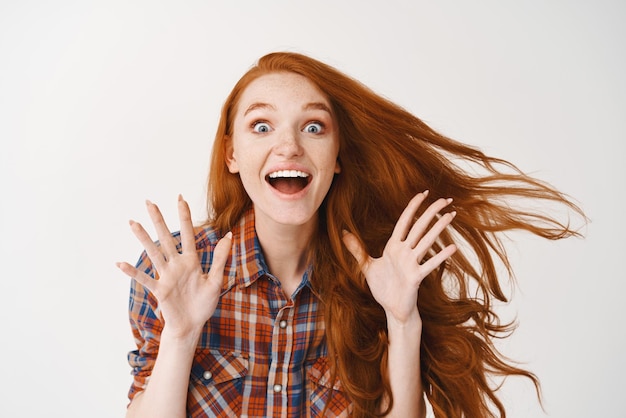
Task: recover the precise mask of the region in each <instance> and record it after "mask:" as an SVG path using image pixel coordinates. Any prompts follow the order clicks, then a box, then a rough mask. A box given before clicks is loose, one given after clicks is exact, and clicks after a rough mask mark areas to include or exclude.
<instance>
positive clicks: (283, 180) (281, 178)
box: [265, 170, 311, 194]
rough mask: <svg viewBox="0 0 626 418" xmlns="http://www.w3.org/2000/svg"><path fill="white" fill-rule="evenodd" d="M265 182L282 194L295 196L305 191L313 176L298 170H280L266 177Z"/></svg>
mask: <svg viewBox="0 0 626 418" xmlns="http://www.w3.org/2000/svg"><path fill="white" fill-rule="evenodd" d="M265 181H267V182H268V183H269V184H270V186H272V187H273V188H275V189H276V190H278V191H279V192H281V193H284V194H295V193H298V192H300V191H302V190H304V188H305V187H306V186H307V185H308V184H309V182H310V181H311V175H310V174H308V173H305V172H303V171H298V170H279V171H274V172H273V173H270V174H268V175H267V176H265Z"/></svg>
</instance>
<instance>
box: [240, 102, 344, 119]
mask: <svg viewBox="0 0 626 418" xmlns="http://www.w3.org/2000/svg"><path fill="white" fill-rule="evenodd" d="M257 109H270V110H274V111H275V110H276V108H275V107H274V106H272V105H271V104H269V103H262V102H256V103H252V104H251V105H250V106H248V108H247V109H246V111H245V112H244V114H243V115H244V116H246V115H247V114H248V113H250V112H252V111H254V110H257ZM314 109H317V110H323V111H325V112H328V113H329V114H330V115H332V112H331V111H330V109H329V108H328V106H326V104H325V103H322V102H311V103H307V104H305V105H304V106H302V110H314Z"/></svg>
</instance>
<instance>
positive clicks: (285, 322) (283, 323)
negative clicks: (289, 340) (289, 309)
mask: <svg viewBox="0 0 626 418" xmlns="http://www.w3.org/2000/svg"><path fill="white" fill-rule="evenodd" d="M278 326H279V327H281V328H282V329H285V328H287V321H285V320H284V319H283V320H282V321H280V323H279V324H278Z"/></svg>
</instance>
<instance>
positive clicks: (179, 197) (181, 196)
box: [178, 194, 183, 202]
mask: <svg viewBox="0 0 626 418" xmlns="http://www.w3.org/2000/svg"><path fill="white" fill-rule="evenodd" d="M178 201H179V202H182V201H183V195H182V194H179V195H178Z"/></svg>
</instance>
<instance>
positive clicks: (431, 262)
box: [420, 244, 457, 277]
mask: <svg viewBox="0 0 626 418" xmlns="http://www.w3.org/2000/svg"><path fill="white" fill-rule="evenodd" d="M456 249H457V248H456V245H454V244H450V245H448V246H447V247H445V248H444V249H443V250H441V251H440V252H438V253H437V254H435V255H434V256H433V257H431V258H429V259H428V260H427V261H426V262H425V263H424V264H422V265H421V266H420V269H421V271H422V273H423V277H426V276H428V275H429V274H430V273H432V271H433V270H435V269H436V268H437V267H439V266H440V265H441V264H442V263H443V262H444V261H446V260H447V259H448V258H450V256H452V254H454V253H455V252H456Z"/></svg>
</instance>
